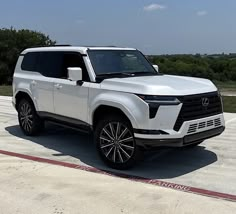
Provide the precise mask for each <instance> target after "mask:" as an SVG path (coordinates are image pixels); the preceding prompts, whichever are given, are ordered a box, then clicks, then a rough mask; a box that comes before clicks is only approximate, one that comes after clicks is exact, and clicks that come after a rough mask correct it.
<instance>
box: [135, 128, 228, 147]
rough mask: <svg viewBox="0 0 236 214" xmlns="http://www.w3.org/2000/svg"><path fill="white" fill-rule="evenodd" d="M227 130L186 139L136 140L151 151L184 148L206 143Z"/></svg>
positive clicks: (200, 133)
mask: <svg viewBox="0 0 236 214" xmlns="http://www.w3.org/2000/svg"><path fill="white" fill-rule="evenodd" d="M224 130H225V127H224V126H221V127H219V128H215V129H211V130H208V131H204V132H199V133H196V134H192V135H187V136H185V137H184V138H177V139H141V138H136V143H137V145H139V146H141V147H143V148H145V149H149V148H154V147H183V146H187V145H190V144H194V143H198V142H201V141H204V140H206V139H208V138H211V137H215V136H217V135H220V134H221V133H222V132H223V131H224Z"/></svg>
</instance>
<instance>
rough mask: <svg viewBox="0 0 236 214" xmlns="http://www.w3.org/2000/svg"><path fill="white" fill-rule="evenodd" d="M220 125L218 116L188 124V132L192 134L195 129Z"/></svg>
mask: <svg viewBox="0 0 236 214" xmlns="http://www.w3.org/2000/svg"><path fill="white" fill-rule="evenodd" d="M221 125H222V123H221V120H220V118H216V119H214V120H208V121H203V122H200V123H194V124H191V125H190V126H189V128H188V134H193V133H195V132H197V131H201V129H204V128H217V127H219V126H221Z"/></svg>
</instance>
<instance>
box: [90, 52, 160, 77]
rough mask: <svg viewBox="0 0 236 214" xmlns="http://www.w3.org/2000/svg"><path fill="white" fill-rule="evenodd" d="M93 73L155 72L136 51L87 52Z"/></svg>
mask: <svg viewBox="0 0 236 214" xmlns="http://www.w3.org/2000/svg"><path fill="white" fill-rule="evenodd" d="M88 53H89V57H90V60H91V63H92V65H93V68H94V70H95V73H96V74H97V75H99V74H107V73H138V72H140V73H141V72H142V73H143V72H147V73H148V72H149V73H153V74H156V73H157V72H156V71H155V69H154V68H153V66H152V65H151V64H150V63H149V62H148V60H147V59H146V58H145V57H144V56H143V55H142V54H141V53H140V52H139V51H136V50H89V51H88Z"/></svg>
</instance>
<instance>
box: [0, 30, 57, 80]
mask: <svg viewBox="0 0 236 214" xmlns="http://www.w3.org/2000/svg"><path fill="white" fill-rule="evenodd" d="M55 44H56V41H53V40H51V39H50V38H49V36H47V35H45V34H43V33H41V32H37V31H32V30H27V29H22V30H16V29H14V28H10V29H6V28H2V29H0V84H10V83H11V81H12V74H13V71H14V68H15V65H16V61H17V58H18V56H19V54H20V53H21V52H22V51H23V50H24V49H26V48H31V47H38V46H52V45H55Z"/></svg>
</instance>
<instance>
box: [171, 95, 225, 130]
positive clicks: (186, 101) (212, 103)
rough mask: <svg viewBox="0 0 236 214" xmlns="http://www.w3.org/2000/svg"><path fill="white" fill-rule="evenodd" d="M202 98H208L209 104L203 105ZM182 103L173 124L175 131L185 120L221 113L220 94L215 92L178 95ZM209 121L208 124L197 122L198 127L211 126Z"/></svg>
mask: <svg viewBox="0 0 236 214" xmlns="http://www.w3.org/2000/svg"><path fill="white" fill-rule="evenodd" d="M202 98H208V99H209V105H208V106H206V107H204V106H203V104H202V102H203V101H202ZM178 99H179V100H180V101H181V102H182V103H183V106H182V108H181V111H180V113H179V116H178V118H177V121H176V123H175V126H174V130H175V131H179V130H180V128H181V126H182V125H183V123H184V122H185V121H190V120H196V119H201V118H204V117H210V116H213V115H217V114H220V113H222V111H223V110H222V104H221V98H220V95H219V94H218V93H217V92H213V93H206V94H198V95H190V96H185V97H178ZM211 123H212V122H211V121H209V123H208V124H205V123H202V124H199V126H200V127H199V128H201V127H205V125H207V126H211Z"/></svg>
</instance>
